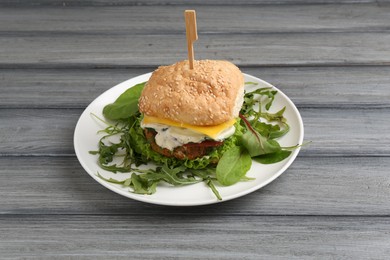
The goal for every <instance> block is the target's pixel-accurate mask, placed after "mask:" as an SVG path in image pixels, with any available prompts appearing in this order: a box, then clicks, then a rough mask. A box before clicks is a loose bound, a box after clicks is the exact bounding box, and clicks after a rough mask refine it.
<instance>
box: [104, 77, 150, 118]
mask: <svg viewBox="0 0 390 260" xmlns="http://www.w3.org/2000/svg"><path fill="white" fill-rule="evenodd" d="M145 84H146V82H143V83H140V84H137V85H135V86H134V87H132V88H129V89H128V90H126V91H125V92H124V93H123V94H121V95H120V96H119V97H118V98H117V100H115V102H114V103H112V104H109V105H106V106H105V107H104V108H103V115H104V116H105V117H106V118H108V119H111V120H119V119H127V118H129V117H131V116H133V115H135V114H136V113H137V112H138V100H139V97H140V96H141V92H142V90H143V89H144V86H145Z"/></svg>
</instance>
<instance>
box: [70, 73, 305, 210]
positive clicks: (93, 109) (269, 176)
mask: <svg viewBox="0 0 390 260" xmlns="http://www.w3.org/2000/svg"><path fill="white" fill-rule="evenodd" d="M150 75H151V73H148V74H144V75H140V76H138V77H135V78H132V79H129V80H127V81H125V82H122V83H120V84H118V85H116V86H115V87H113V88H111V89H109V90H107V91H106V92H104V93H103V94H101V95H100V96H99V97H98V98H96V99H95V100H94V101H93V102H92V103H91V104H90V105H89V106H88V107H87V108H86V109H85V111H84V112H83V113H82V115H81V116H80V118H79V120H78V122H77V125H76V129H75V132H74V148H75V152H76V155H77V158H78V160H79V161H80V163H81V165H82V166H83V168H84V169H85V170H86V171H87V173H88V174H89V175H91V177H92V178H93V179H94V180H96V181H97V182H98V183H100V184H101V185H103V186H104V187H106V188H108V189H110V190H112V191H114V192H116V193H118V194H120V195H123V196H125V197H128V198H132V199H135V200H139V201H143V202H148V203H153V204H160V205H174V206H193V205H205V204H212V203H218V202H221V201H219V200H218V199H217V198H216V197H215V195H214V194H213V192H212V191H211V190H210V188H209V187H208V186H207V185H206V184H204V183H198V184H194V185H187V186H182V187H173V186H171V185H168V184H161V185H159V186H158V187H157V192H156V193H155V194H153V195H140V194H135V193H132V192H131V189H130V188H128V187H123V186H121V185H117V184H112V183H108V182H106V181H104V180H102V179H101V178H99V177H98V176H97V173H99V174H101V175H102V176H104V177H105V178H110V177H111V178H114V179H117V180H121V179H122V180H123V179H126V178H128V177H129V176H130V175H131V173H117V174H114V173H111V172H108V171H104V170H103V169H101V168H100V167H99V165H98V164H97V158H98V157H97V155H91V154H90V153H89V151H93V150H97V149H98V142H99V139H100V138H101V137H102V134H98V133H97V132H98V131H99V130H101V129H104V128H106V125H104V124H103V123H102V122H100V121H99V120H96V118H94V117H93V116H92V115H91V114H92V113H93V114H95V115H97V116H98V117H100V118H104V117H103V114H102V110H103V107H104V106H105V105H107V104H109V103H112V102H114V101H115V100H116V99H117V97H118V96H119V95H120V94H122V93H123V92H124V91H125V90H127V89H128V88H130V87H132V86H134V85H136V84H138V83H141V82H145V81H147V80H148V79H149V77H150ZM244 76H245V82H248V81H250V82H256V83H258V85H248V86H246V90H247V91H251V90H254V89H257V88H263V87H272V88H274V89H275V90H277V91H278V94H277V95H276V97H275V100H274V103H273V104H272V106H271V109H270V112H277V111H279V110H280V109H282V108H283V107H284V106H286V111H285V112H284V116H285V117H286V118H287V122H288V124H289V125H290V131H289V132H288V133H287V134H286V135H285V136H283V137H282V138H280V139H278V142H279V143H280V145H281V146H283V147H288V146H294V145H297V144H302V141H303V123H302V118H301V116H300V114H299V111H298V110H297V108H296V107H295V105H294V104H293V102H292V101H291V100H290V99H289V98H288V97H287V96H286V95H285V94H284V93H282V92H281V91H280V90H279V89H277V88H276V87H274V86H272V85H271V84H269V83H267V82H265V81H263V80H261V79H258V78H256V77H253V76H250V75H247V74H244ZM299 150H300V148H297V149H295V150H294V151H293V152H292V153H291V155H290V156H289V157H288V158H286V159H285V160H283V161H281V162H278V163H275V164H269V165H264V164H260V163H257V162H255V161H253V163H252V167H251V169H250V170H249V171H248V173H247V176H248V177H251V178H255V179H254V180H251V181H245V182H238V183H236V184H234V185H232V186H228V187H225V186H221V185H218V184H217V183H216V182H215V185H216V188H217V189H218V191H219V193H220V195H221V196H222V199H223V200H222V201H227V200H231V199H234V198H238V197H241V196H243V195H246V194H248V193H251V192H253V191H255V190H257V189H259V188H261V187H263V186H265V185H267V184H268V183H270V182H272V181H273V180H275V179H276V178H277V177H278V176H280V175H281V174H282V173H283V172H284V171H285V170H286V169H287V168H288V167H289V166H290V165H291V163H292V162H293V161H294V159H295V158H296V157H297V155H298V153H299Z"/></svg>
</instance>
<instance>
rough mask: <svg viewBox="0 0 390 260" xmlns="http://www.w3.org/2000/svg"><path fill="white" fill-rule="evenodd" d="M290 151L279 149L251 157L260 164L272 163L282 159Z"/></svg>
mask: <svg viewBox="0 0 390 260" xmlns="http://www.w3.org/2000/svg"><path fill="white" fill-rule="evenodd" d="M291 153H292V151H288V150H280V151H277V152H274V153H268V154H263V155H260V156H256V157H253V158H252V159H253V160H255V161H256V162H259V163H262V164H272V163H277V162H280V161H283V160H284V159H286V158H287V157H289V156H290V154H291Z"/></svg>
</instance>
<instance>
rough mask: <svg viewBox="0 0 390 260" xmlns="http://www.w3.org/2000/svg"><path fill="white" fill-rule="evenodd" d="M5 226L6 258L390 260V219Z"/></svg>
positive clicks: (17, 222) (178, 219) (75, 220)
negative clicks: (320, 259) (324, 259)
mask: <svg viewBox="0 0 390 260" xmlns="http://www.w3.org/2000/svg"><path fill="white" fill-rule="evenodd" d="M167 210H169V209H167ZM173 212H174V211H173ZM0 220H1V221H0V231H1V232H0V234H1V235H0V239H1V240H0V242H1V243H0V250H1V252H2V257H5V258H25V257H27V258H36V257H37V258H39V259H52V258H55V259H56V258H77V259H79V258H94V259H107V258H126V259H128V258H129V257H130V258H131V259H204V258H207V259H259V258H261V259H306V258H310V259H319V258H332V259H339V258H343V259H371V258H373V259H386V258H387V257H388V255H389V253H390V249H389V247H388V242H389V239H390V234H389V232H388V230H389V228H390V224H389V223H390V221H389V220H390V219H389V218H388V217H386V218H348V217H341V218H338V217H337V218H334V217H305V218H302V217H277V216H272V217H259V216H253V217H243V216H236V217H217V218H216V217H214V216H209V215H205V216H199V217H197V218H194V217H192V216H188V217H182V216H175V215H174V214H173V215H172V216H166V217H161V216H141V217H137V218H135V217H132V218H129V217H128V216H67V215H65V216H62V215H59V216H57V215H56V216H36V217H30V216H26V217H24V216H9V217H1V218H0Z"/></svg>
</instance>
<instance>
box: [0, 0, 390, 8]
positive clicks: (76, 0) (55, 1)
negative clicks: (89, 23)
mask: <svg viewBox="0 0 390 260" xmlns="http://www.w3.org/2000/svg"><path fill="white" fill-rule="evenodd" d="M388 2H389V0H243V1H235V0H208V1H203V0H188V1H185V3H183V1H180V0H165V1H161V0H147V1H140V0H109V1H108V0H87V1H86V0H18V1H12V0H2V1H1V2H0V6H12V7H19V6H22V7H25V6H40V7H41V6H63V7H65V6H134V5H136V6H140V5H146V6H150V5H158V6H165V5H169V6H172V5H238V6H242V5H292V4H299V5H301V4H311V5H312V4H321V5H323V4H340V3H345V4H361V3H376V4H385V3H388Z"/></svg>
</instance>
